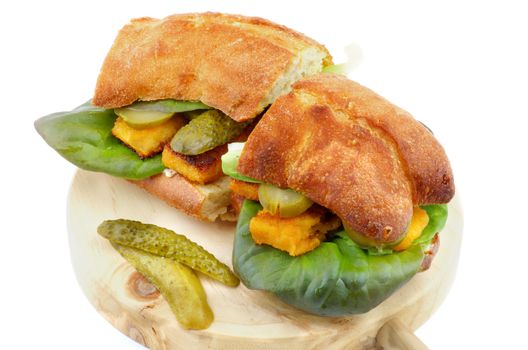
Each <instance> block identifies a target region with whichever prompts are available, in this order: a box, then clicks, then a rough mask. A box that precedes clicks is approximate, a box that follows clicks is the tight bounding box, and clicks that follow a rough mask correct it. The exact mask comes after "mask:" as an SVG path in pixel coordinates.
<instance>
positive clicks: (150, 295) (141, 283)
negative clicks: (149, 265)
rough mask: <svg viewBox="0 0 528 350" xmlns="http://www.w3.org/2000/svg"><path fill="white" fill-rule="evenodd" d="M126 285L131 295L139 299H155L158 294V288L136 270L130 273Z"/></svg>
mask: <svg viewBox="0 0 528 350" xmlns="http://www.w3.org/2000/svg"><path fill="white" fill-rule="evenodd" d="M127 285H128V290H129V291H130V292H131V293H132V295H133V296H135V297H138V298H140V299H147V300H150V299H156V298H157V297H159V295H160V293H159V291H158V289H157V288H156V287H155V286H154V285H153V284H152V283H150V282H149V281H148V280H147V279H146V278H145V277H144V276H143V275H142V274H140V273H139V272H137V271H135V272H134V273H133V274H132V275H130V278H129V279H128V283H127Z"/></svg>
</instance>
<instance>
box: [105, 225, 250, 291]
mask: <svg viewBox="0 0 528 350" xmlns="http://www.w3.org/2000/svg"><path fill="white" fill-rule="evenodd" d="M97 232H98V233H99V234H100V235H101V236H103V237H105V238H107V239H108V240H110V241H111V242H112V243H117V244H119V245H124V246H127V247H132V248H136V249H140V250H143V251H145V252H148V253H151V254H154V255H158V256H162V257H165V258H169V259H172V260H175V261H177V262H180V263H182V264H184V265H187V266H188V267H190V268H192V269H194V270H197V271H200V272H202V273H204V274H206V275H208V276H209V277H211V278H213V279H215V280H217V281H219V282H221V283H223V284H225V285H227V286H230V287H236V286H237V285H238V284H239V283H240V281H239V279H238V277H236V276H235V274H234V273H233V272H232V271H231V269H229V267H228V266H226V265H225V264H223V263H222V262H220V261H219V260H218V259H216V258H215V257H214V255H212V254H211V253H209V252H208V251H207V250H205V249H204V248H202V247H201V246H200V245H198V244H197V243H195V242H193V241H191V240H189V239H188V238H187V237H185V236H183V235H179V234H177V233H175V232H174V231H171V230H168V229H166V228H162V227H159V226H156V225H152V224H144V223H141V222H139V221H132V220H125V219H117V220H106V221H103V223H101V224H100V225H99V227H98V228H97Z"/></svg>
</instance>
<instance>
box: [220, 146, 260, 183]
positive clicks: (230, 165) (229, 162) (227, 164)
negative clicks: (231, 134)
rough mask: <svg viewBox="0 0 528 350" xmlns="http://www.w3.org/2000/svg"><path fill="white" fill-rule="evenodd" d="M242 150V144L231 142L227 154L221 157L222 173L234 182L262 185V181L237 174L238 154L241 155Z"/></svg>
mask: <svg viewBox="0 0 528 350" xmlns="http://www.w3.org/2000/svg"><path fill="white" fill-rule="evenodd" d="M243 148H244V143H243V142H233V143H230V144H229V145H228V152H227V153H226V154H224V155H223V156H222V171H223V172H224V174H226V175H227V176H230V177H232V178H233V179H236V180H240V181H246V182H252V183H262V181H258V180H255V179H253V178H251V177H249V176H245V175H242V174H240V173H239V172H238V170H237V165H238V160H239V159H240V154H241V153H242V149H243Z"/></svg>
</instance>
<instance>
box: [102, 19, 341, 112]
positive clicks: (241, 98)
mask: <svg viewBox="0 0 528 350" xmlns="http://www.w3.org/2000/svg"><path fill="white" fill-rule="evenodd" d="M306 50H308V51H306ZM310 50H311V51H310ZM302 52H308V53H310V54H312V56H313V53H314V52H317V55H319V56H320V58H319V59H317V60H316V61H318V62H317V64H318V67H317V71H320V68H321V65H322V64H323V65H329V64H331V62H332V61H331V56H330V54H329V53H328V51H327V50H326V48H325V47H324V46H322V45H320V44H318V43H317V42H315V41H314V40H312V39H310V38H308V37H306V36H304V35H302V34H300V33H298V32H295V31H293V30H291V29H289V28H286V27H284V26H281V25H278V24H275V23H273V22H270V21H267V20H265V19H261V18H256V17H243V16H238V15H226V14H219V13H192V14H182V15H173V16H169V17H166V18H164V19H161V20H159V19H154V18H138V19H134V20H132V21H131V22H130V24H127V25H126V26H124V27H123V28H122V29H121V31H120V32H119V34H118V36H117V38H116V39H115V41H114V44H113V46H112V48H111V49H110V52H109V53H108V55H107V57H106V59H105V61H104V63H103V66H102V68H101V72H100V74H99V78H98V81H97V85H96V89H95V95H94V97H93V100H92V103H93V104H94V105H96V106H100V107H104V108H117V107H122V106H126V105H129V104H131V103H133V102H135V101H137V100H145V101H149V100H159V99H169V98H170V99H176V100H199V101H202V102H203V103H205V104H207V105H209V106H211V107H214V108H216V109H219V110H221V111H222V112H224V113H225V114H227V115H229V116H230V117H232V118H233V119H235V120H237V121H243V120H247V119H251V118H253V117H255V116H256V115H258V114H259V113H260V112H261V111H262V110H263V109H264V107H266V105H269V104H270V103H271V102H273V101H267V100H269V99H270V98H271V99H274V98H273V96H275V95H278V91H274V89H276V90H284V89H282V88H281V86H282V85H281V84H282V80H281V79H282V78H284V77H285V75H288V74H290V75H292V76H291V77H290V78H291V80H293V81H295V80H298V78H300V76H299V77H296V76H294V75H295V74H296V73H298V72H297V71H295V69H294V70H293V71H291V69H292V67H293V66H292V64H294V63H295V62H297V61H296V60H298V59H299V57H301V60H302V57H304V56H302V54H301V53H302ZM317 55H316V56H317ZM319 56H317V57H319ZM321 61H322V62H321ZM312 70H313V69H312ZM294 73H295V74H294ZM305 73H314V72H305ZM299 74H300V73H299ZM277 84H278V85H277ZM287 85H289V84H287ZM272 90H273V91H272Z"/></svg>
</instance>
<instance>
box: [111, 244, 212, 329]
mask: <svg viewBox="0 0 528 350" xmlns="http://www.w3.org/2000/svg"><path fill="white" fill-rule="evenodd" d="M112 246H113V247H114V248H115V249H116V250H117V251H118V252H119V253H120V254H121V255H122V256H123V257H124V258H125V259H126V260H127V261H128V262H129V263H130V264H131V265H132V266H134V267H135V268H136V270H138V271H139V272H140V273H141V274H142V275H143V276H145V277H146V278H148V280H149V281H150V282H151V283H152V284H154V285H155V286H156V288H157V289H158V290H159V291H160V293H161V295H163V297H164V298H165V300H166V301H167V303H168V304H169V306H170V308H171V310H172V312H173V313H174V315H175V316H176V319H177V320H178V322H179V323H180V324H181V326H182V327H183V328H185V329H205V328H207V327H209V325H211V323H212V322H213V319H214V315H213V311H211V307H210V306H209V304H208V303H207V297H206V295H205V291H204V289H203V287H202V284H201V283H200V280H199V279H198V277H197V276H196V274H195V273H194V272H193V270H191V269H190V268H188V267H187V266H185V265H182V264H180V263H179V262H177V261H174V260H171V259H165V258H163V257H160V256H157V255H152V254H150V253H147V252H144V251H142V250H139V249H134V248H130V247H126V246H122V245H119V244H115V243H112Z"/></svg>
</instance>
